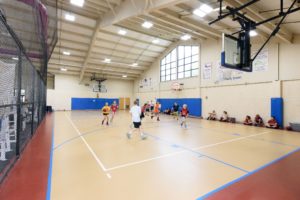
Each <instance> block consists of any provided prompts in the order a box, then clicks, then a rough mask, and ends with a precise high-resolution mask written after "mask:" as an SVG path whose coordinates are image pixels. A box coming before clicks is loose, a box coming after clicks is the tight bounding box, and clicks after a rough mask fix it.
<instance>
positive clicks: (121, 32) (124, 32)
mask: <svg viewBox="0 0 300 200" xmlns="http://www.w3.org/2000/svg"><path fill="white" fill-rule="evenodd" d="M118 34H119V35H126V34H127V31H125V30H123V29H120V30H119V32H118Z"/></svg>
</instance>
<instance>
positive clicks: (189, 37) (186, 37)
mask: <svg viewBox="0 0 300 200" xmlns="http://www.w3.org/2000/svg"><path fill="white" fill-rule="evenodd" d="M180 39H181V40H189V39H191V35H189V34H185V35H183V36H181V37H180Z"/></svg>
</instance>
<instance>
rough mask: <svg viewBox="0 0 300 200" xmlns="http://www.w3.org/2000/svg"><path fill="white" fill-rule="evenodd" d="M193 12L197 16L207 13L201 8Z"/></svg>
mask: <svg viewBox="0 0 300 200" xmlns="http://www.w3.org/2000/svg"><path fill="white" fill-rule="evenodd" d="M193 14H194V15H197V16H199V17H204V16H205V15H206V13H205V12H203V11H201V10H200V9H196V10H194V11H193Z"/></svg>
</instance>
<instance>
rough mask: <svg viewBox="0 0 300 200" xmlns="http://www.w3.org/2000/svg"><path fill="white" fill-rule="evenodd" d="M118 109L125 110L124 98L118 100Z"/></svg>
mask: <svg viewBox="0 0 300 200" xmlns="http://www.w3.org/2000/svg"><path fill="white" fill-rule="evenodd" d="M119 104H120V105H119V109H120V110H125V98H120V102H119Z"/></svg>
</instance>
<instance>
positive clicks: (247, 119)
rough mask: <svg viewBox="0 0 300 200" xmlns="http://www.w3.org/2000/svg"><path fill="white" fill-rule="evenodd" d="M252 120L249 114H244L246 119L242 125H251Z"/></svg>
mask: <svg viewBox="0 0 300 200" xmlns="http://www.w3.org/2000/svg"><path fill="white" fill-rule="evenodd" d="M252 124H253V122H252V119H251V117H250V116H249V115H247V116H246V119H245V120H244V125H248V126H252Z"/></svg>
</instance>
